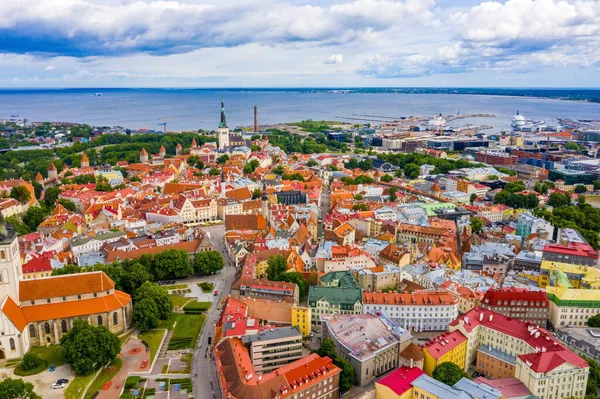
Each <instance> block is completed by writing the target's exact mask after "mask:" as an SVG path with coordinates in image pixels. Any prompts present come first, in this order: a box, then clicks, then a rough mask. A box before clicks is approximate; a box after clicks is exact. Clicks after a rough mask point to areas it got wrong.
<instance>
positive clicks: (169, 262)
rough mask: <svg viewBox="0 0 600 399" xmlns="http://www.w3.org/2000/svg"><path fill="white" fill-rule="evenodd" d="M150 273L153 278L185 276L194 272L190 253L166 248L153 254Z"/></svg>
mask: <svg viewBox="0 0 600 399" xmlns="http://www.w3.org/2000/svg"><path fill="white" fill-rule="evenodd" d="M151 273H152V274H153V275H154V279H155V280H162V279H164V278H166V277H171V276H173V277H187V276H189V275H190V274H193V273H194V268H193V267H192V264H191V263H190V255H189V254H188V253H187V252H186V251H183V250H179V249H168V250H166V251H163V252H159V253H157V254H156V255H154V259H153V260H152V269H151Z"/></svg>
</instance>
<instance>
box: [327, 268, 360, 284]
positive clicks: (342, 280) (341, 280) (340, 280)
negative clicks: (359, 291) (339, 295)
mask: <svg viewBox="0 0 600 399" xmlns="http://www.w3.org/2000/svg"><path fill="white" fill-rule="evenodd" d="M319 281H320V283H321V285H326V286H331V284H332V283H334V282H336V281H337V286H338V287H339V288H360V287H359V286H358V283H357V282H356V280H355V279H354V277H353V276H352V274H351V273H350V272H349V271H339V272H330V273H327V274H325V275H324V276H323V277H321V278H320V279H319Z"/></svg>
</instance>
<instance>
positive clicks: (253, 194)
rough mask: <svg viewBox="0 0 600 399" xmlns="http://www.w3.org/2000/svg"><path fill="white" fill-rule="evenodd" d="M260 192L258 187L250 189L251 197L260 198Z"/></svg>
mask: <svg viewBox="0 0 600 399" xmlns="http://www.w3.org/2000/svg"><path fill="white" fill-rule="evenodd" d="M261 194H262V193H261V192H260V188H255V189H254V190H253V191H252V199H259V198H260V196H261Z"/></svg>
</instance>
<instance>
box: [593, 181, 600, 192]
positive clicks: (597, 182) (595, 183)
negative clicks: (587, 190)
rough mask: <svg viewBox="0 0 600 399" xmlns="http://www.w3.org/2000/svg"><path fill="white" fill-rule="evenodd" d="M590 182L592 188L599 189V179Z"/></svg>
mask: <svg viewBox="0 0 600 399" xmlns="http://www.w3.org/2000/svg"><path fill="white" fill-rule="evenodd" d="M592 184H593V185H594V190H600V180H594V181H593V182H592Z"/></svg>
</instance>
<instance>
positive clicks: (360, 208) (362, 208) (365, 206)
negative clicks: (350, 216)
mask: <svg viewBox="0 0 600 399" xmlns="http://www.w3.org/2000/svg"><path fill="white" fill-rule="evenodd" d="M370 209H371V208H370V207H369V205H368V204H364V203H362V204H354V206H353V207H352V210H355V211H363V212H365V211H368V210H370Z"/></svg>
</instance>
